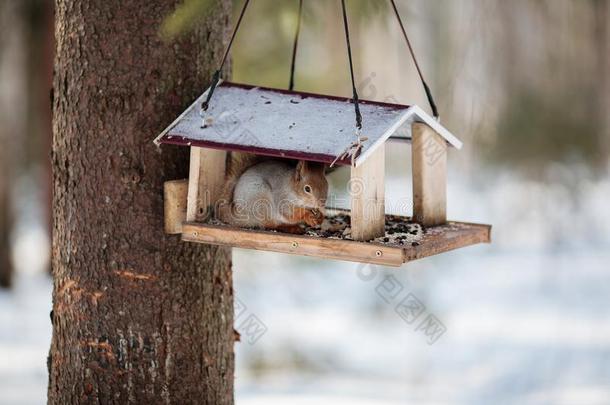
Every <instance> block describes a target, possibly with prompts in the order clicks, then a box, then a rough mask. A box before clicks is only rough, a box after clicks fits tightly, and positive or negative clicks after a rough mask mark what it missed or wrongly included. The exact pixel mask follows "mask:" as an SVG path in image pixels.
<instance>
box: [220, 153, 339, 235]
mask: <svg viewBox="0 0 610 405" xmlns="http://www.w3.org/2000/svg"><path fill="white" fill-rule="evenodd" d="M228 159H229V161H228V164H227V175H226V178H225V185H224V187H223V191H222V195H221V198H220V202H219V204H218V206H217V210H216V214H217V217H218V219H220V220H221V221H222V222H225V223H227V224H229V225H235V226H240V227H248V228H259V229H260V228H263V229H270V230H277V231H282V232H288V233H302V232H303V228H301V224H303V223H305V224H307V225H309V226H312V227H317V226H320V225H321V224H322V222H323V221H324V217H325V204H326V197H327V194H328V181H327V180H326V175H325V165H324V164H321V163H312V162H307V161H298V162H296V165H295V161H289V160H274V159H269V158H263V157H260V156H257V155H251V154H244V153H231V154H230V155H229V157H228Z"/></svg>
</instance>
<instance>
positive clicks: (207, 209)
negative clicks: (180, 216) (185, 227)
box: [186, 146, 227, 222]
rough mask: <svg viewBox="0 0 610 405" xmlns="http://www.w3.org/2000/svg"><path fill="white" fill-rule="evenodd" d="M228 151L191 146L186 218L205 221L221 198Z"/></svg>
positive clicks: (192, 220) (189, 220) (190, 220)
mask: <svg viewBox="0 0 610 405" xmlns="http://www.w3.org/2000/svg"><path fill="white" fill-rule="evenodd" d="M226 158H227V152H225V151H221V150H215V149H207V148H198V147H194V146H193V147H191V163H190V170H189V185H188V197H187V205H186V220H187V221H188V222H201V221H205V220H206V219H207V218H208V216H209V215H210V213H211V209H212V208H213V205H214V204H215V203H216V202H217V201H218V198H220V194H221V192H222V186H223V184H224V181H225V171H226Z"/></svg>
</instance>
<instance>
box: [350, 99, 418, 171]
mask: <svg viewBox="0 0 610 405" xmlns="http://www.w3.org/2000/svg"><path fill="white" fill-rule="evenodd" d="M410 111H411V108H409V109H408V110H407V111H405V113H404V114H402V115H401V116H400V117H398V119H397V120H396V121H394V123H393V124H392V126H390V128H388V130H387V131H385V132H384V133H383V135H382V136H381V137H380V138H379V139H377V142H375V143H374V144H372V145H371V146H370V147H368V148H367V149H366V150H365V151H364V153H362V154H361V155H360V156H358V157H357V158H356V162H354V163H355V165H356V167H358V166H360V165H361V164H362V163H363V162H364V161H365V160H366V159H368V157H369V156H370V155H371V154H372V153H373V152H375V151H376V150H377V148H379V147H380V146H381V145H383V144H385V142H386V141H387V140H388V139H390V137H391V136H392V134H394V133H395V132H396V131H398V128H400V127H401V126H402V125H403V124H404V123H405V122H407V120H408V119H409V117H410V116H411V115H412V114H411V113H410ZM362 135H363V136H366V133H363V134H362Z"/></svg>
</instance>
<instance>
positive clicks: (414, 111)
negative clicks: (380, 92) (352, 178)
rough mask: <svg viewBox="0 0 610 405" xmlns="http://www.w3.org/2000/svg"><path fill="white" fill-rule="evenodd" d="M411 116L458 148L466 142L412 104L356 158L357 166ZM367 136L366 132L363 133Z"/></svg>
mask: <svg viewBox="0 0 610 405" xmlns="http://www.w3.org/2000/svg"><path fill="white" fill-rule="evenodd" d="M411 116H416V117H417V118H419V119H420V120H422V121H424V123H426V124H427V125H429V126H430V127H431V128H432V129H433V130H435V131H436V132H437V133H438V134H439V135H441V136H442V137H443V138H445V140H446V141H447V142H449V144H451V146H453V147H455V148H456V149H458V150H460V149H462V146H464V144H463V143H462V141H460V140H459V139H458V138H457V137H456V136H455V135H453V134H452V133H451V132H449V131H448V130H447V128H445V127H444V126H442V125H441V124H440V123H439V122H438V121H437V120H435V119H434V118H432V117H431V116H430V115H429V114H428V113H426V112H425V111H424V110H423V109H422V108H421V107H419V106H417V105H412V106H411V107H409V109H408V110H407V111H406V112H405V113H404V114H402V115H401V116H400V117H399V118H398V119H397V120H396V121H395V122H394V124H392V126H391V127H390V128H389V129H388V130H387V131H386V132H385V133H384V134H383V136H382V137H381V138H379V139H378V140H377V142H375V143H374V144H373V145H371V146H370V147H368V148H367V149H366V150H365V151H364V153H363V154H361V155H360V156H358V158H357V159H356V162H355V164H356V167H358V166H360V165H361V164H362V163H363V162H364V161H365V160H366V159H367V158H368V157H369V156H370V155H371V154H372V153H373V152H375V151H376V150H377V148H379V147H380V146H381V145H383V144H384V143H385V142H386V141H387V140H388V139H389V138H390V137H391V136H392V134H394V133H395V132H396V131H397V130H398V128H400V127H401V125H403V124H404V123H405V122H406V121H407V120H408V119H409V118H411ZM363 136H366V134H363Z"/></svg>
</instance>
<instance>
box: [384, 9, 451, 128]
mask: <svg viewBox="0 0 610 405" xmlns="http://www.w3.org/2000/svg"><path fill="white" fill-rule="evenodd" d="M390 3H392V8H393V9H394V14H395V15H396V19H397V20H398V24H400V29H401V30H402V36H403V37H404V39H405V42H406V43H407V46H408V47H409V52H410V53H411V57H412V58H413V62H414V63H415V68H416V69H417V73H418V74H419V78H420V79H421V82H422V84H423V85H424V90H425V91H426V97H428V103H430V108H431V109H432V114H433V115H434V118H436V119H437V120H438V119H439V117H440V115H439V113H438V108H437V107H436V103H435V102H434V97H432V92H431V91H430V87H428V83H426V80H425V79H424V74H423V73H422V71H421V68H420V67H419V63H418V62H417V57H416V56H415V52H414V51H413V46H411V41H410V40H409V36H408V35H407V30H406V29H405V25H404V24H403V22H402V18H401V17H400V13H399V12H398V7H396V2H395V1H394V0H390Z"/></svg>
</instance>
